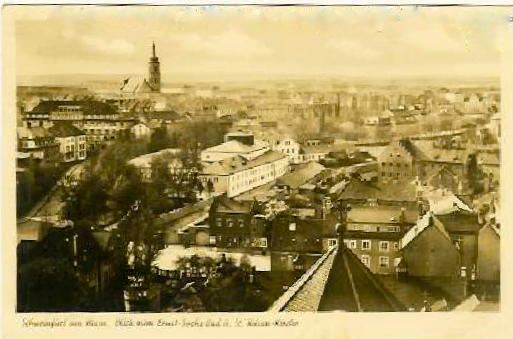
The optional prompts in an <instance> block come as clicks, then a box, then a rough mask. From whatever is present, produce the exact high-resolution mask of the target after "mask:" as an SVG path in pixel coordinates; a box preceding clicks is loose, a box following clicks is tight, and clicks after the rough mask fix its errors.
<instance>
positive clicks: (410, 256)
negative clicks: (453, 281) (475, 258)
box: [402, 226, 460, 277]
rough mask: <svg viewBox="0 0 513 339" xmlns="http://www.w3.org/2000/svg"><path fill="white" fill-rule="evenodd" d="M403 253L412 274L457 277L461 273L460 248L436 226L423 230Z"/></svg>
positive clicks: (409, 272)
mask: <svg viewBox="0 0 513 339" xmlns="http://www.w3.org/2000/svg"><path fill="white" fill-rule="evenodd" d="M402 253H403V259H404V261H405V263H406V265H407V268H408V274H409V275H411V276H418V277H455V276H459V274H460V272H459V271H460V254H459V252H458V250H456V248H455V247H454V245H453V244H452V242H451V240H450V239H447V238H446V237H445V236H444V235H443V234H442V233H441V232H440V231H439V230H438V229H436V228H435V227H434V226H429V227H427V228H426V229H425V230H424V231H422V232H421V233H420V234H419V235H418V236H417V237H416V238H415V239H414V240H412V241H411V242H410V243H409V244H408V245H407V246H406V247H405V248H403V251H402Z"/></svg>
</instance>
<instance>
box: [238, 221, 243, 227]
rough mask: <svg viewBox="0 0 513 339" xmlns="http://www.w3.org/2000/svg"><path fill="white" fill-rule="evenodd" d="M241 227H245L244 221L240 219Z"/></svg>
mask: <svg viewBox="0 0 513 339" xmlns="http://www.w3.org/2000/svg"><path fill="white" fill-rule="evenodd" d="M239 227H244V219H239Z"/></svg>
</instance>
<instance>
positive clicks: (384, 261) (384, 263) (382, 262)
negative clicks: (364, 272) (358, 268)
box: [360, 254, 390, 268]
mask: <svg viewBox="0 0 513 339" xmlns="http://www.w3.org/2000/svg"><path fill="white" fill-rule="evenodd" d="M360 260H361V261H362V263H363V264H364V265H365V266H367V267H369V268H370V265H371V257H370V256H369V255H367V254H363V255H362V256H360ZM389 266H390V258H389V257H379V267H380V268H388V267H389Z"/></svg>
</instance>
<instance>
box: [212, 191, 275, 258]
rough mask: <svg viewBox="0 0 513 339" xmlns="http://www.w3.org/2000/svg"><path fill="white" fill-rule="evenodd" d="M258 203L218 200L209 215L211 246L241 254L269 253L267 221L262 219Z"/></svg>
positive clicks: (213, 204) (226, 198) (222, 198)
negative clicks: (233, 250)
mask: <svg viewBox="0 0 513 339" xmlns="http://www.w3.org/2000/svg"><path fill="white" fill-rule="evenodd" d="M255 203H256V202H251V201H242V202H239V201H234V200H232V199H229V198H228V197H226V196H225V195H222V196H219V197H216V198H214V201H213V203H212V206H211V207H210V212H209V225H210V244H211V245H214V246H216V247H222V248H230V249H236V250H239V251H251V250H266V249H267V246H268V245H267V236H266V221H265V219H263V218H260V217H258V216H257V215H255V214H256V212H255V208H254V207H255Z"/></svg>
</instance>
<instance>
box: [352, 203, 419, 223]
mask: <svg viewBox="0 0 513 339" xmlns="http://www.w3.org/2000/svg"><path fill="white" fill-rule="evenodd" d="M401 213H402V211H401V207H399V206H397V207H395V206H377V207H367V208H365V207H353V208H351V210H350V211H349V212H348V213H347V221H348V222H364V223H387V224H400V223H401ZM417 216H418V211H416V210H410V209H405V210H404V218H405V219H404V221H405V222H407V223H411V224H413V223H415V222H416V221H417Z"/></svg>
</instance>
